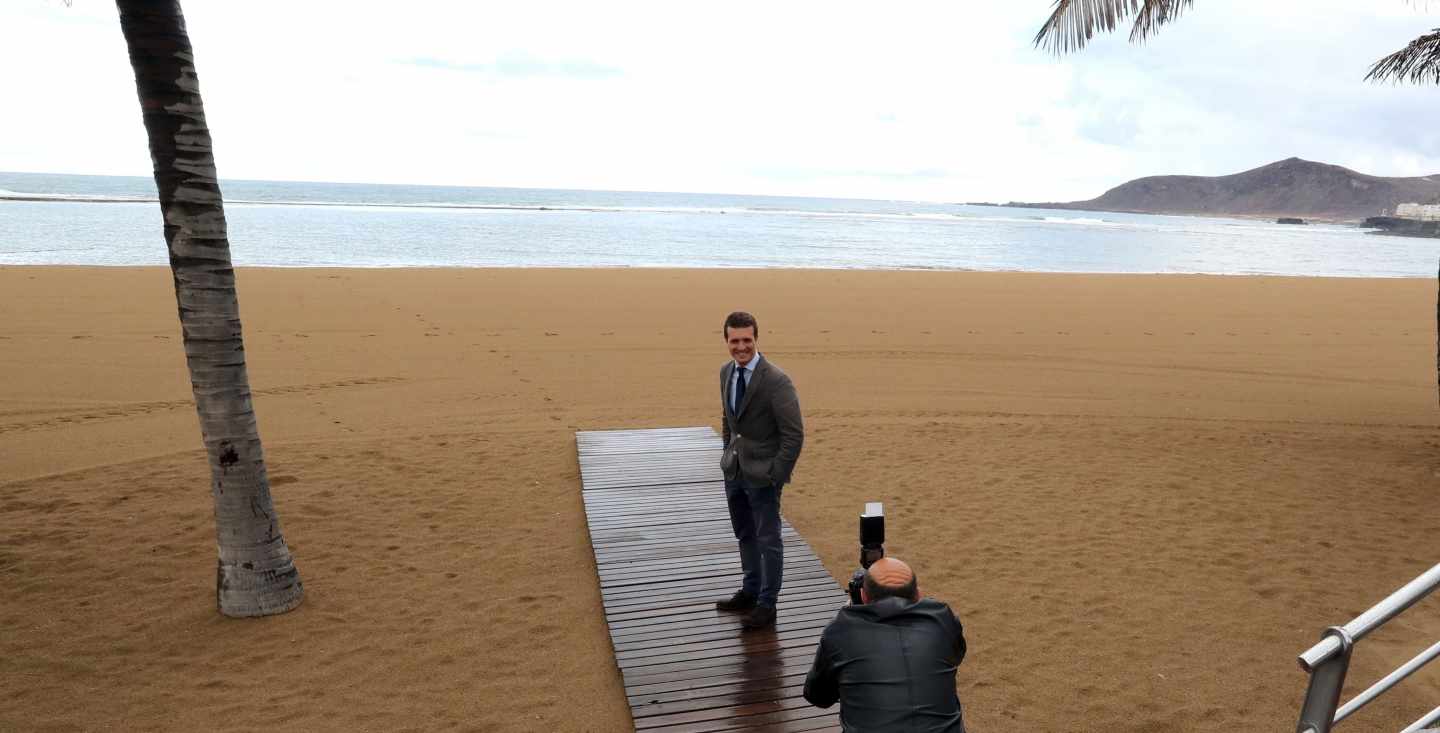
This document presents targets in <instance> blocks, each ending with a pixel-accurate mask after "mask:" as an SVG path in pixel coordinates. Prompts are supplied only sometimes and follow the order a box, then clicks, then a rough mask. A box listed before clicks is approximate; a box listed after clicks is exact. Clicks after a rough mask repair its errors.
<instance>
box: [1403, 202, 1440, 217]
mask: <svg viewBox="0 0 1440 733" xmlns="http://www.w3.org/2000/svg"><path fill="white" fill-rule="evenodd" d="M1395 216H1397V217H1399V218H1401V219H1419V220H1421V221H1436V220H1440V204H1400V205H1399V206H1396V207H1395Z"/></svg>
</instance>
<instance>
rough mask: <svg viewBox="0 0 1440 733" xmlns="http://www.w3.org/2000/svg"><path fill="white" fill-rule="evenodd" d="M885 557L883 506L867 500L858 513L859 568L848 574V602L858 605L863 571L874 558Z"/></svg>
mask: <svg viewBox="0 0 1440 733" xmlns="http://www.w3.org/2000/svg"><path fill="white" fill-rule="evenodd" d="M882 557H885V507H884V506H883V505H882V504H881V503H880V502H878V501H872V502H867V503H866V504H865V512H864V513H863V514H861V515H860V569H859V570H856V571H855V573H854V574H853V575H851V576H850V584H849V586H847V590H849V591H850V603H851V604H852V605H856V606H858V605H860V604H862V603H864V601H863V600H862V599H861V598H860V588H861V586H863V585H864V584H865V571H866V570H868V569H869V568H870V565H871V564H872V563H874V562H875V561H876V560H879V559H880V558H882Z"/></svg>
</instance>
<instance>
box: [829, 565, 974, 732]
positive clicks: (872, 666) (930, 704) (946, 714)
mask: <svg viewBox="0 0 1440 733" xmlns="http://www.w3.org/2000/svg"><path fill="white" fill-rule="evenodd" d="M860 594H861V599H862V600H863V601H864V603H863V604H862V605H858V606H855V605H851V606H846V607H844V608H842V609H840V612H839V613H838V614H837V615H836V616H835V620H833V621H831V622H830V625H829V626H826V627H825V633H824V634H823V635H822V636H821V637H820V645H819V647H818V648H817V649H816V650H815V663H814V664H812V665H811V666H810V673H809V674H808V675H807V676H806V677H805V699H806V700H808V701H810V704H812V705H815V706H817V707H822V708H828V707H830V706H831V705H834V704H835V701H836V700H839V701H840V724H841V725H842V726H843V727H844V729H845V731H846V732H847V733H861V732H864V731H902V730H903V731H936V732H937V733H938V732H940V731H944V732H945V733H964V730H965V723H964V720H963V719H962V718H961V712H960V696H959V695H958V694H957V693H956V692H955V668H956V667H958V666H959V665H960V661H961V660H962V659H964V658H965V633H964V630H963V629H962V628H961V626H960V620H959V619H957V618H956V617H955V614H954V612H952V611H951V610H950V607H949V606H947V605H945V604H944V603H941V602H940V601H937V600H935V599H933V598H925V599H922V598H920V589H919V588H918V587H917V585H916V580H915V573H914V572H913V571H912V570H910V566H909V565H906V564H905V563H903V562H901V561H899V560H896V559H894V558H881V559H879V560H876V561H875V562H874V563H873V564H871V565H870V568H869V569H868V570H867V571H866V572H865V582H864V585H863V586H862V587H861V589H860Z"/></svg>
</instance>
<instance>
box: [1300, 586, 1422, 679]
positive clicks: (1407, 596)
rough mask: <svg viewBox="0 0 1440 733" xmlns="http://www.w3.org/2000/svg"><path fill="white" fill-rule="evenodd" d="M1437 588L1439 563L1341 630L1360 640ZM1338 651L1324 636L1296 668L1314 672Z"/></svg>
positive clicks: (1330, 638) (1336, 643)
mask: <svg viewBox="0 0 1440 733" xmlns="http://www.w3.org/2000/svg"><path fill="white" fill-rule="evenodd" d="M1437 587H1440V563H1437V564H1436V565H1435V567H1433V568H1430V569H1429V570H1427V571H1425V572H1424V573H1423V574H1422V575H1421V576H1420V577H1418V578H1416V579H1414V580H1412V581H1410V582H1409V583H1406V584H1405V585H1403V586H1401V587H1400V590H1397V591H1395V592H1394V593H1391V594H1390V595H1389V596H1387V597H1386V598H1385V600H1383V601H1380V602H1379V603H1377V604H1375V605H1373V606H1371V607H1370V610H1368V611H1366V612H1365V613H1362V614H1360V615H1359V616H1356V617H1355V619H1354V620H1353V621H1351V622H1350V623H1348V624H1345V625H1344V626H1342V627H1341V628H1342V629H1344V630H1345V633H1346V634H1347V635H1349V636H1350V638H1351V639H1353V640H1355V641H1360V640H1361V639H1363V638H1365V636H1366V635H1367V634H1369V633H1370V632H1372V631H1374V630H1375V629H1378V628H1380V627H1381V626H1384V625H1385V622H1386V621H1389V620H1390V619H1392V618H1395V617H1396V616H1398V615H1400V612H1401V611H1404V610H1405V609H1407V608H1409V607H1411V606H1413V605H1415V603H1416V602H1417V601H1419V600H1420V599H1422V598H1424V597H1425V596H1428V595H1430V592H1431V591H1433V590H1435V588H1437ZM1339 651H1340V641H1339V640H1338V639H1336V638H1335V637H1333V636H1327V637H1325V638H1324V639H1321V640H1320V642H1319V643H1317V644H1316V645H1315V646H1312V647H1310V648H1309V649H1307V650H1306V651H1305V653H1304V654H1301V655H1300V667H1301V668H1302V669H1304V670H1305V671H1306V672H1314V671H1315V668H1316V667H1317V666H1319V665H1320V663H1321V662H1324V661H1325V660H1327V659H1329V658H1330V657H1332V656H1334V655H1335V654H1337V653H1339Z"/></svg>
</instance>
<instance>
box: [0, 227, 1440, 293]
mask: <svg viewBox="0 0 1440 733" xmlns="http://www.w3.org/2000/svg"><path fill="white" fill-rule="evenodd" d="M1378 233H1379V232H1377V234H1378ZM7 268H14V269H24V268H29V269H36V270H45V269H53V270H67V269H74V270H127V269H129V270H147V269H156V270H165V271H169V270H170V266H169V265H168V264H164V263H157V264H150V265H131V264H124V265H52V264H28V263H21V264H5V263H0V270H4V269H7ZM234 268H235V269H236V270H237V271H239V270H247V271H249V270H254V271H265V270H275V271H307V270H315V271H319V270H335V271H356V272H372V271H373V272H385V271H392V270H393V271H405V270H416V271H442V272H443V271H456V272H490V271H493V272H513V271H527V270H534V271H538V272H591V271H593V272H667V271H673V272H696V273H703V272H727V273H734V272H742V273H746V272H748V273H756V272H799V273H805V272H857V273H865V272H873V273H902V272H903V273H950V274H978V275H1036V276H1058V277H1066V276H1073V277H1160V278H1225V279H1229V278H1262V279H1263V278H1276V279H1287V280H1382V281H1391V280H1425V281H1429V280H1431V279H1432V276H1430V275H1287V274H1277V273H1264V272H1262V273H1248V272H1247V273H1217V272H1069V271H1062V272H1055V271H1049V270H973V269H955V268H941V267H928V268H926V267H888V268H874V267H870V268H867V267H808V266H798V265H797V266H794V267H784V266H777V267H690V266H681V265H594V266H576V265H505V266H497V265H234Z"/></svg>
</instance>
